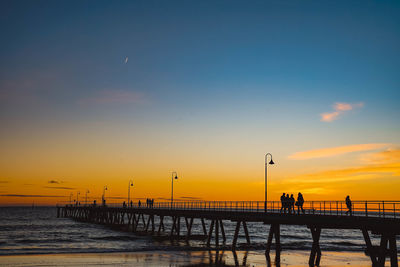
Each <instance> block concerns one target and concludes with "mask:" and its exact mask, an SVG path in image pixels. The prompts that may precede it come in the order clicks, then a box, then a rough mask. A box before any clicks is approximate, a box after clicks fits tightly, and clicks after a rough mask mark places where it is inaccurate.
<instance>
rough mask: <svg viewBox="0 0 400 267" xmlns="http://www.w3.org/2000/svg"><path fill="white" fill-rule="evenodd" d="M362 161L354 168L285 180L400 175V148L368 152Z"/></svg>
mask: <svg viewBox="0 0 400 267" xmlns="http://www.w3.org/2000/svg"><path fill="white" fill-rule="evenodd" d="M361 159H362V161H361V162H362V163H367V164H366V165H359V166H355V167H352V168H345V169H336V170H326V171H320V172H316V173H310V174H305V175H299V176H296V177H293V178H290V179H287V180H285V182H288V183H296V184H299V183H300V184H315V183H316V184H319V183H337V182H345V181H355V180H368V179H375V178H378V177H382V176H394V177H400V149H387V150H385V151H379V152H375V153H368V154H367V155H364V156H363V157H361Z"/></svg>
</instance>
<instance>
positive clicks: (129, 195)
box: [128, 180, 133, 206]
mask: <svg viewBox="0 0 400 267" xmlns="http://www.w3.org/2000/svg"><path fill="white" fill-rule="evenodd" d="M131 186H133V181H132V180H129V184H128V206H129V199H130V197H131Z"/></svg>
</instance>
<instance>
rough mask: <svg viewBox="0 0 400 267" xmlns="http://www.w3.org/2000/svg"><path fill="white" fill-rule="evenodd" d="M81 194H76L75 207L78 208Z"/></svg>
mask: <svg viewBox="0 0 400 267" xmlns="http://www.w3.org/2000/svg"><path fill="white" fill-rule="evenodd" d="M80 194H81V192H79V191H78V192H76V205H77V206H78V204H79V195H80Z"/></svg>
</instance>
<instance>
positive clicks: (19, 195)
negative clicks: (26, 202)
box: [0, 194, 66, 197]
mask: <svg viewBox="0 0 400 267" xmlns="http://www.w3.org/2000/svg"><path fill="white" fill-rule="evenodd" d="M0 197H66V196H53V195H21V194H0Z"/></svg>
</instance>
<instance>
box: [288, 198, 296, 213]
mask: <svg viewBox="0 0 400 267" xmlns="http://www.w3.org/2000/svg"><path fill="white" fill-rule="evenodd" d="M289 204H290V207H289V213H292V211H293V213H296V212H295V211H294V197H293V194H291V195H290V201H289Z"/></svg>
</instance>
